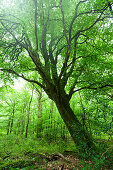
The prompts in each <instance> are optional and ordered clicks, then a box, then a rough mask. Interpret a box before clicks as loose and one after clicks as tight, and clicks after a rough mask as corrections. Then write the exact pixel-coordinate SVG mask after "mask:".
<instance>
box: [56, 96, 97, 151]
mask: <svg viewBox="0 0 113 170" xmlns="http://www.w3.org/2000/svg"><path fill="white" fill-rule="evenodd" d="M54 101H55V103H56V106H57V109H58V111H59V113H60V115H61V117H62V119H63V120H64V123H65V124H66V126H67V128H68V130H69V133H70V135H71V137H72V139H73V141H74V142H75V143H76V145H77V146H78V148H79V151H80V152H85V153H88V152H89V151H93V150H94V149H95V145H94V143H93V141H92V138H90V135H89V133H88V132H87V130H86V129H85V128H84V127H83V125H82V124H81V123H80V122H79V120H78V119H77V117H76V115H75V114H74V112H73V111H72V109H71V107H70V104H69V100H67V96H66V95H64V94H63V95H61V94H60V97H58V98H55V100H54Z"/></svg>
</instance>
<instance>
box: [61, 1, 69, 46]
mask: <svg viewBox="0 0 113 170" xmlns="http://www.w3.org/2000/svg"><path fill="white" fill-rule="evenodd" d="M60 9H61V13H62V23H63V28H64V36H65V38H66V41H67V44H68V45H69V40H68V37H67V34H66V26H65V18H64V11H63V8H62V0H60Z"/></svg>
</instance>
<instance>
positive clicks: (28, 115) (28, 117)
mask: <svg viewBox="0 0 113 170" xmlns="http://www.w3.org/2000/svg"><path fill="white" fill-rule="evenodd" d="M33 90H34V89H32V94H31V98H30V101H29V107H28V113H27V124H26V129H25V138H27V136H28V128H29V121H30V109H31V102H32V99H33Z"/></svg>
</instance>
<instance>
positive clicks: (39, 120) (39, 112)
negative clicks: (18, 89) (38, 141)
mask: <svg viewBox="0 0 113 170" xmlns="http://www.w3.org/2000/svg"><path fill="white" fill-rule="evenodd" d="M36 91H37V92H38V123H37V132H36V137H37V138H40V137H41V131H42V89H41V90H38V89H36Z"/></svg>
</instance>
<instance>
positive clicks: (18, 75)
mask: <svg viewBox="0 0 113 170" xmlns="http://www.w3.org/2000/svg"><path fill="white" fill-rule="evenodd" d="M0 71H3V72H8V73H11V74H14V75H16V76H17V77H21V78H23V79H24V80H26V81H28V82H30V83H35V84H37V85H39V86H40V87H41V88H43V89H45V86H43V85H42V84H41V83H39V82H38V81H36V80H31V79H28V78H26V77H24V75H23V74H22V75H20V74H18V73H17V72H15V71H14V70H11V69H2V68H0Z"/></svg>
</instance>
